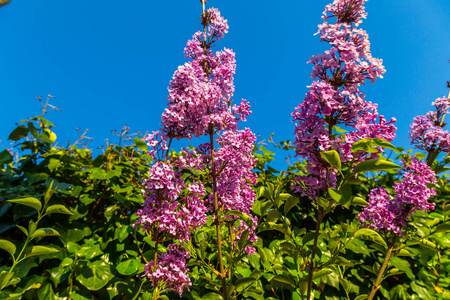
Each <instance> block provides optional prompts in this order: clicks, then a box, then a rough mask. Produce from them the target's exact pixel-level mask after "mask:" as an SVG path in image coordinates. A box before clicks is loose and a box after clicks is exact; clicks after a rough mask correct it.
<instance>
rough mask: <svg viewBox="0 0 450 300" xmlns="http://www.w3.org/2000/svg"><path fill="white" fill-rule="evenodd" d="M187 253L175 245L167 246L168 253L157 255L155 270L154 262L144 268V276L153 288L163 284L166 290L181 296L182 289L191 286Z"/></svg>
mask: <svg viewBox="0 0 450 300" xmlns="http://www.w3.org/2000/svg"><path fill="white" fill-rule="evenodd" d="M189 257H190V256H189V252H188V251H187V250H185V249H181V248H179V246H178V245H176V244H171V245H169V251H168V252H166V253H161V254H159V255H158V260H157V264H156V269H155V268H154V265H155V263H154V261H151V262H150V263H149V264H147V265H146V266H145V269H144V270H145V275H146V276H147V277H148V278H149V279H150V280H152V282H153V286H158V284H161V283H163V284H165V285H166V288H167V289H169V290H172V291H176V292H178V294H179V295H180V297H181V295H182V294H183V289H184V288H187V289H188V290H189V286H191V279H190V278H189V276H188V269H187V262H186V260H187V259H189Z"/></svg>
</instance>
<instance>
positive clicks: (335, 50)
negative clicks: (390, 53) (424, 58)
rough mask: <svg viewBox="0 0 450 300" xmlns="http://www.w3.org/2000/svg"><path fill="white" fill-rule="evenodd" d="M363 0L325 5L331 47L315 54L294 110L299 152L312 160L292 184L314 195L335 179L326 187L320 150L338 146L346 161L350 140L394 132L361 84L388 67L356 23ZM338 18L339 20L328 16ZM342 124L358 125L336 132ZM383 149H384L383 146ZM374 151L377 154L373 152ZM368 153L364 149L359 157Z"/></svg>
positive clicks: (322, 28)
mask: <svg viewBox="0 0 450 300" xmlns="http://www.w3.org/2000/svg"><path fill="white" fill-rule="evenodd" d="M364 3H365V0H335V1H334V2H333V3H332V4H329V5H327V6H326V8H325V12H324V17H323V19H324V23H323V24H321V25H319V31H318V33H319V34H320V35H321V40H322V41H325V42H327V43H329V44H330V45H331V46H332V47H331V49H330V50H327V51H325V52H324V53H323V54H319V55H316V56H313V57H311V59H310V61H309V63H310V64H313V65H314V67H313V72H312V74H311V77H312V78H313V79H314V81H313V82H312V84H311V85H310V86H309V91H308V92H307V94H306V97H305V98H304V99H303V103H300V104H299V105H298V107H297V108H296V109H295V111H294V113H292V116H293V119H294V122H296V124H295V131H294V135H295V141H294V145H295V146H296V155H298V156H300V157H302V158H303V159H307V160H308V164H307V170H308V173H309V174H308V175H307V176H299V177H297V178H296V179H294V185H293V189H294V191H296V192H300V193H301V194H302V195H303V196H308V197H309V198H310V199H312V200H314V199H315V198H316V197H317V196H318V194H319V193H325V192H326V188H327V187H333V186H334V184H335V182H336V176H335V173H334V172H333V171H332V172H331V173H330V174H329V182H328V186H327V187H326V186H325V185H326V180H325V179H326V174H327V163H326V162H325V161H323V159H322V158H321V156H320V152H323V151H328V150H337V151H340V155H341V160H342V161H343V162H346V161H351V160H353V159H354V158H353V155H352V151H351V145H352V144H353V143H354V142H355V141H356V140H358V139H363V138H383V139H386V140H388V141H392V140H393V138H394V137H395V130H396V128H395V126H394V125H393V123H394V122H395V119H391V120H390V121H387V120H386V119H385V118H384V117H383V116H382V115H379V114H378V111H377V106H376V105H375V104H372V103H371V102H367V101H366V100H365V95H364V94H363V93H362V92H361V91H360V90H359V86H360V85H364V84H365V81H366V80H370V82H372V83H373V82H375V80H376V79H377V78H381V77H382V75H383V74H384V73H385V69H384V67H383V65H382V60H380V59H377V58H374V57H372V55H371V52H370V42H369V40H368V35H367V33H366V32H365V31H364V30H362V29H358V28H357V27H358V25H359V24H360V23H361V22H362V20H361V19H362V18H365V17H366V15H367V14H366V13H365V12H364V6H363V4H364ZM333 17H334V18H336V23H335V24H329V23H328V22H327V20H328V19H330V18H333ZM335 125H343V126H344V127H345V128H346V129H350V128H353V129H354V130H353V131H351V132H349V133H348V134H346V135H345V136H344V138H342V137H337V138H336V137H335V134H334V131H333V127H334V126H335ZM380 152H381V149H380ZM372 157H373V154H372ZM368 158H370V156H369V157H367V154H364V153H360V154H359V157H357V158H356V159H357V160H364V159H368Z"/></svg>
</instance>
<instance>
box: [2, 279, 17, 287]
mask: <svg viewBox="0 0 450 300" xmlns="http://www.w3.org/2000/svg"><path fill="white" fill-rule="evenodd" d="M19 282H20V278H19V277H14V278H13V279H11V280H10V281H9V282H8V284H7V285H5V286H4V287H8V286H15V285H16V284H18V283H19Z"/></svg>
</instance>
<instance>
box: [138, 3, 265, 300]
mask: <svg viewBox="0 0 450 300" xmlns="http://www.w3.org/2000/svg"><path fill="white" fill-rule="evenodd" d="M202 25H204V31H198V32H196V33H195V34H194V35H193V37H192V39H191V40H189V41H188V42H187V45H186V47H185V49H184V51H185V57H186V58H187V59H189V61H188V62H186V63H185V64H184V65H182V66H179V67H178V69H177V70H176V71H175V73H174V75H173V78H172V80H171V81H170V84H169V88H168V90H169V96H168V103H167V108H166V109H165V111H164V112H163V114H162V117H161V130H160V132H159V131H157V132H153V133H152V134H150V135H148V136H147V137H146V138H145V139H144V140H145V142H146V143H147V145H148V146H149V148H150V149H151V150H150V151H149V154H150V155H151V156H152V157H153V159H154V164H153V165H152V167H151V168H150V171H149V174H148V178H147V179H146V180H145V181H144V184H143V188H144V189H143V194H144V198H145V202H144V204H143V206H142V208H141V209H140V210H139V211H138V212H137V213H136V215H137V216H138V219H137V220H136V223H135V226H140V227H141V228H142V229H143V230H149V231H150V232H152V239H153V240H154V242H155V244H156V246H155V249H156V252H157V251H158V243H162V242H167V241H171V242H172V244H171V245H170V246H169V251H168V252H165V253H156V254H155V258H154V260H153V261H152V262H150V263H149V264H147V265H146V267H145V274H146V276H147V277H148V278H149V279H150V280H151V281H152V283H153V286H154V287H162V288H165V289H168V290H173V291H177V292H178V293H179V294H180V295H181V294H182V292H183V289H184V288H185V287H186V288H189V286H190V284H191V283H190V279H189V277H188V275H187V273H188V270H187V262H186V260H187V259H188V258H189V255H188V252H187V251H186V250H184V249H183V248H182V245H183V243H185V242H187V241H190V240H191V237H192V235H193V233H194V232H195V230H196V229H198V228H200V227H201V226H203V225H205V224H206V221H207V217H208V214H212V215H213V219H215V218H217V211H218V209H223V211H225V212H226V211H228V210H238V211H240V212H242V213H246V214H250V210H251V208H252V206H253V203H254V201H255V193H254V191H253V190H252V188H251V185H254V184H256V177H257V176H256V174H254V173H253V168H254V167H255V164H256V160H255V159H254V158H253V155H252V151H253V144H254V143H255V141H256V137H255V135H254V134H253V133H252V132H251V131H250V129H248V128H245V129H244V130H239V128H238V122H239V121H240V120H241V121H246V117H247V116H248V115H250V114H251V111H250V105H249V103H248V102H247V101H245V100H243V99H242V100H241V102H240V103H239V104H237V105H236V104H235V105H232V96H233V94H234V90H235V87H234V74H235V72H236V60H235V53H234V52H233V51H232V50H230V49H226V48H224V49H223V50H219V51H216V52H214V51H213V50H212V49H213V47H214V46H215V45H214V44H215V43H216V42H217V41H219V40H220V39H222V38H223V37H224V35H225V33H227V32H228V24H227V21H226V20H225V19H224V18H223V17H222V16H221V15H220V12H219V11H218V10H217V9H215V8H210V9H208V10H206V11H204V14H202ZM201 136H209V137H210V139H211V142H210V143H206V144H201V145H200V146H198V147H196V148H188V149H183V150H182V151H181V152H180V154H179V155H175V156H171V155H169V151H170V146H171V143H172V140H174V139H177V140H180V139H189V140H191V139H192V138H194V137H201ZM213 136H214V138H213ZM215 144H217V145H218V147H217V148H216V147H215V146H214V145H215ZM185 171H189V172H194V173H195V172H197V171H199V172H202V173H204V174H207V175H205V176H210V177H209V179H206V180H204V181H201V180H200V179H198V177H195V178H188V179H189V183H187V180H186V179H185V178H186V177H185V176H184V175H183V172H184V174H186V172H185ZM209 187H211V188H210V189H209ZM208 189H209V190H213V192H212V193H210V194H207V190H208ZM215 206H218V207H215ZM252 219H253V226H252V227H251V228H249V226H248V225H247V224H246V223H245V222H239V223H238V224H237V226H234V227H233V230H234V236H236V237H237V239H239V237H240V236H241V235H242V233H243V232H244V231H245V230H248V231H249V237H248V239H249V241H252V242H256V240H257V237H256V234H255V232H254V231H255V229H256V224H257V218H256V217H252ZM235 220H236V219H235V218H234V217H226V218H224V221H230V222H234V221H235ZM221 222H222V221H220V223H221ZM220 223H219V224H218V225H216V226H220ZM217 244H218V249H219V251H218V252H219V257H221V256H220V255H221V254H220V251H221V250H220V237H218V240H217ZM245 251H247V253H253V252H254V251H255V250H254V249H253V248H252V247H247V248H246V249H245ZM219 261H221V259H219ZM222 270H223V266H221V271H220V272H221V273H223V274H225V272H223V271H222ZM224 276H225V275H223V276H222V277H223V278H222V279H224Z"/></svg>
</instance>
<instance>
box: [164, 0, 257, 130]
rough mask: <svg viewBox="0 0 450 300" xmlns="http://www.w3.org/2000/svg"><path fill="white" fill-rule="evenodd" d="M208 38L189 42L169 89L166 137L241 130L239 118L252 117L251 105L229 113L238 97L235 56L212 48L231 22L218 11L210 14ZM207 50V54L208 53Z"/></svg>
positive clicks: (197, 35)
mask: <svg viewBox="0 0 450 300" xmlns="http://www.w3.org/2000/svg"><path fill="white" fill-rule="evenodd" d="M204 19H206V22H208V26H207V30H206V35H205V34H204V33H203V32H201V31H198V32H197V33H195V34H194V36H193V38H192V39H191V40H189V41H188V43H187V45H186V48H185V56H186V58H191V59H192V60H191V61H189V62H186V63H185V64H184V65H183V66H179V67H178V70H177V71H176V72H175V74H174V75H173V79H172V81H171V82H170V85H169V97H168V100H169V103H168V107H167V108H166V110H165V111H164V113H163V115H162V126H163V130H162V131H163V134H164V135H166V136H168V137H172V138H176V139H182V138H189V139H191V138H192V137H193V136H194V137H199V136H202V135H204V134H205V132H206V131H207V130H208V129H209V128H210V126H212V127H214V128H217V129H218V130H224V129H237V121H238V119H239V118H238V119H237V118H236V115H235V114H233V112H235V113H237V112H239V113H240V115H242V116H244V119H245V116H246V115H248V114H249V113H250V112H249V105H248V104H247V103H246V102H245V101H242V102H241V104H240V105H239V106H236V105H235V106H234V107H233V109H232V110H230V109H229V104H230V103H231V97H232V96H233V93H234V84H233V80H234V79H233V74H234V73H235V72H236V60H235V53H234V52H233V51H232V50H230V49H226V48H225V49H223V50H221V51H217V52H216V53H214V52H213V51H212V50H211V44H212V43H214V42H216V41H218V40H220V39H221V38H222V37H223V36H224V34H225V33H227V32H228V24H227V21H226V20H225V19H224V18H222V17H221V16H220V13H219V11H218V10H217V9H215V8H211V9H208V10H207V11H206V18H204ZM205 49H206V50H205Z"/></svg>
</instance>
